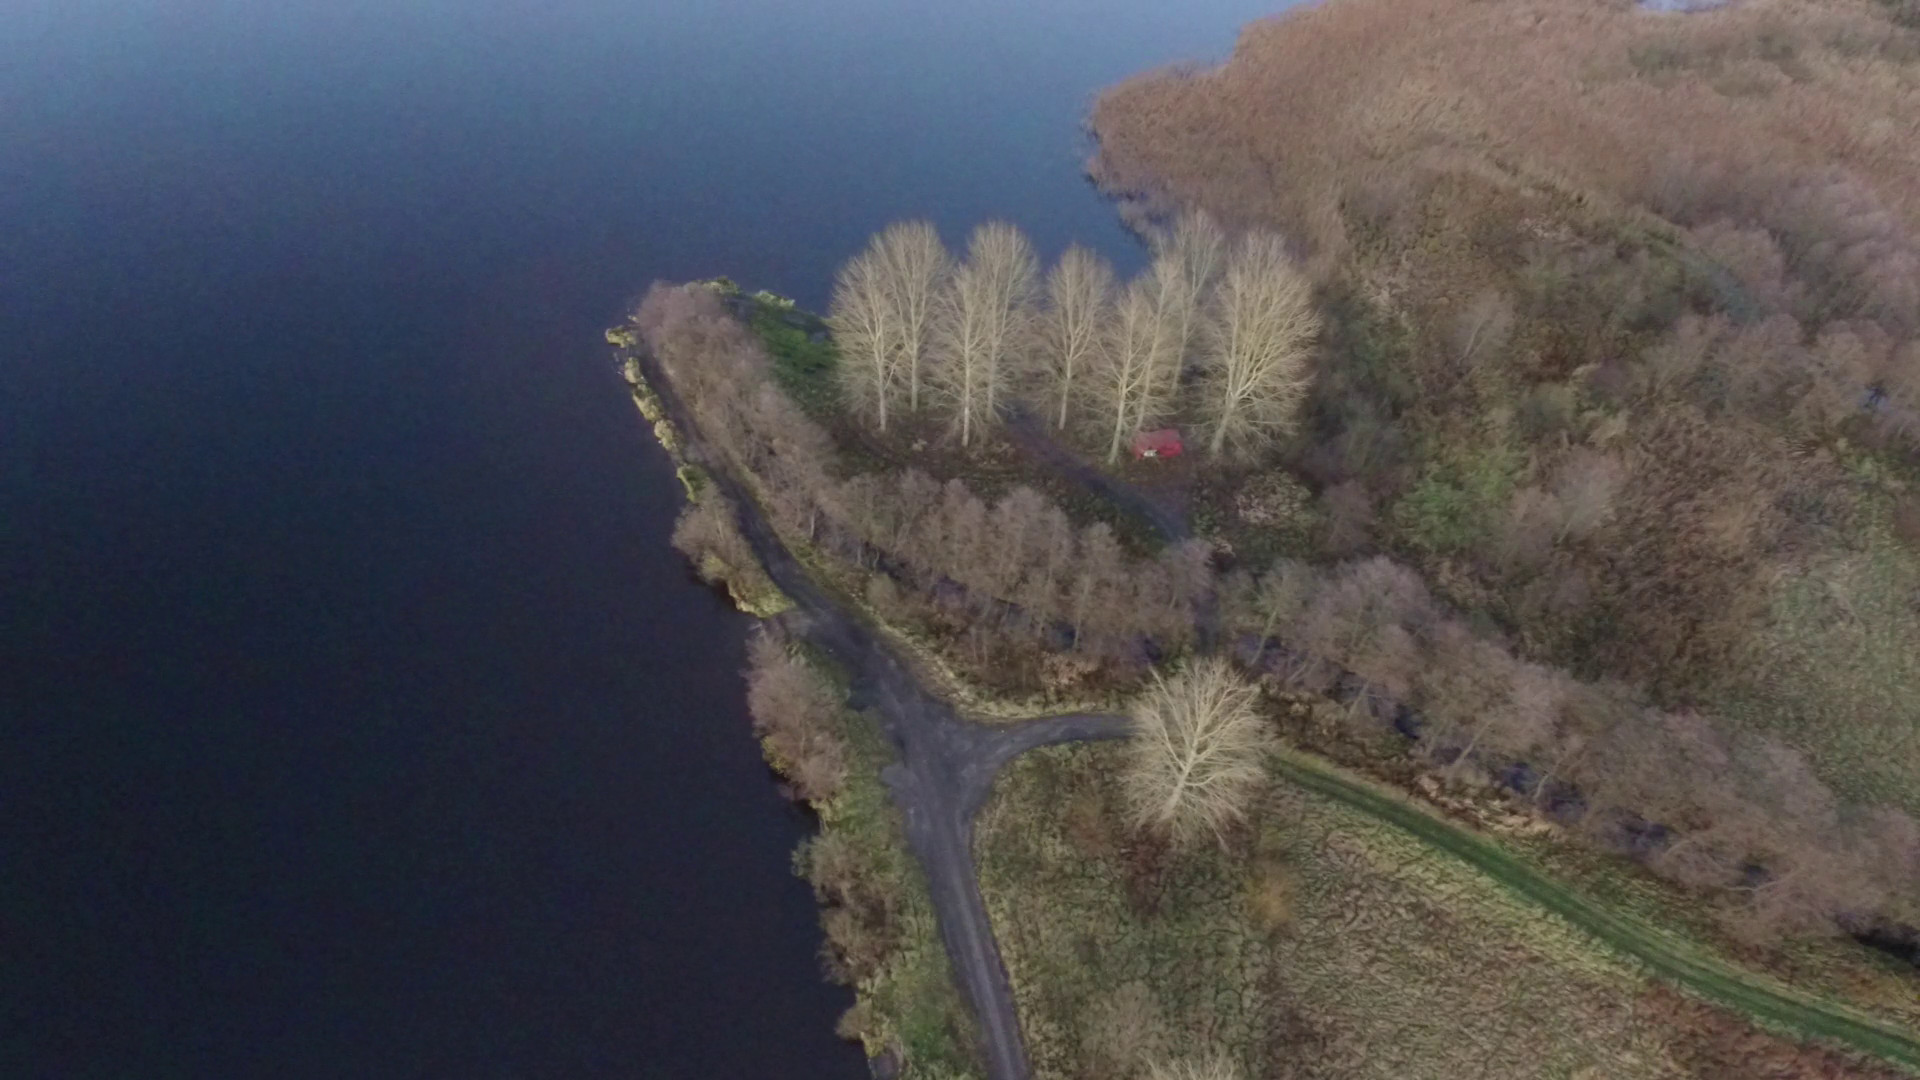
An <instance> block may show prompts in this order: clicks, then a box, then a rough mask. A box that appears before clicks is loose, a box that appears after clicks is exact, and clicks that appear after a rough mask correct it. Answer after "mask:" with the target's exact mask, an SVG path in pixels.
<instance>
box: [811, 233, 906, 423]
mask: <svg viewBox="0 0 1920 1080" xmlns="http://www.w3.org/2000/svg"><path fill="white" fill-rule="evenodd" d="M887 292H888V288H887V273H886V269H885V267H884V265H883V264H882V262H881V259H880V257H879V255H878V253H877V252H876V251H875V250H874V249H873V248H871V247H869V248H868V249H867V250H866V251H864V252H861V253H860V254H859V255H856V256H854V257H853V258H852V259H851V260H849V261H848V262H847V264H846V265H845V266H842V267H841V268H840V272H839V274H838V275H836V276H835V277H834V281H833V298H832V300H831V301H829V303H828V307H827V325H828V326H829V327H831V328H832V329H833V340H834V342H835V344H837V345H838V346H839V347H840V386H841V389H842V390H843V391H844V392H845V393H846V395H847V401H848V404H850V405H851V406H852V407H853V408H854V409H855V410H857V411H859V412H861V413H864V414H866V415H868V416H872V417H874V418H875V420H876V422H877V423H878V424H879V426H880V430H881V431H885V430H887V409H888V406H889V405H891V404H892V402H893V401H894V399H895V398H897V397H898V396H899V384H900V350H899V349H898V348H897V347H896V343H897V342H898V340H899V338H900V327H899V323H898V321H897V317H896V315H895V311H894V304H893V303H892V300H891V298H890V297H889V296H888V295H887Z"/></svg>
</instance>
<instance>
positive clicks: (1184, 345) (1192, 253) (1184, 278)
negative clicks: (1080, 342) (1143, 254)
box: [1148, 210, 1227, 397]
mask: <svg viewBox="0 0 1920 1080" xmlns="http://www.w3.org/2000/svg"><path fill="white" fill-rule="evenodd" d="M1226 252H1227V238H1226V235H1225V234H1223V233H1222V232H1221V231H1220V227H1219V226H1218V225H1216V224H1214V221H1213V218H1211V217H1209V216H1208V215H1207V212H1206V211H1204V210H1188V211H1186V212H1185V213H1183V214H1181V215H1180V219H1179V220H1178V221H1177V222H1175V223H1174V227H1173V231H1172V233H1170V234H1167V235H1165V236H1162V237H1160V238H1159V239H1158V240H1157V241H1156V242H1155V244H1154V260H1153V267H1152V269H1151V270H1149V271H1148V278H1149V280H1151V281H1152V282H1153V284H1154V304H1155V309H1156V313H1157V315H1158V317H1159V330H1160V337H1159V338H1157V339H1156V341H1155V349H1154V352H1153V370H1154V377H1155V378H1156V379H1159V380H1161V381H1162V382H1164V383H1165V388H1164V389H1165V392H1166V394H1167V395H1168V396H1169V397H1171V396H1173V395H1175V394H1177V393H1179V390H1180V378H1181V376H1182V375H1183V374H1184V373H1185V371H1186V365H1187V358H1188V355H1189V354H1190V353H1191V351H1192V349H1193V347H1194V344H1195V341H1194V339H1195V337H1196V336H1198V333H1199V330H1200V323H1201V317H1202V314H1203V311H1202V308H1203V306H1204V301H1205V298H1206V295H1207V293H1208V292H1209V291H1210V290H1211V289H1212V288H1213V287H1214V285H1215V283H1216V282H1217V280H1218V279H1219V276H1220V270H1221V264H1222V263H1223V262H1224V260H1225V258H1226Z"/></svg>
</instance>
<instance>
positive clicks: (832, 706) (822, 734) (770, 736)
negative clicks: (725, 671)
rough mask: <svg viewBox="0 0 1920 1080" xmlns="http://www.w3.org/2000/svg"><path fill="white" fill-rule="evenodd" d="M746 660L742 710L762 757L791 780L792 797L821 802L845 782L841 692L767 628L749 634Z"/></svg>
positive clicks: (837, 791)
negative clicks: (750, 721)
mask: <svg viewBox="0 0 1920 1080" xmlns="http://www.w3.org/2000/svg"><path fill="white" fill-rule="evenodd" d="M747 661H748V666H747V711H748V712H749V713H750V714H752V716H753V730H754V732H755V734H757V735H759V736H760V741H761V744H762V745H763V746H765V747H766V752H767V760H768V761H769V762H771V763H772V764H773V767H774V768H776V769H778V770H780V772H781V773H782V774H784V775H785V776H786V777H787V779H788V781H789V782H791V783H792V784H793V792H794V795H795V796H796V797H798V798H800V799H803V800H805V801H807V802H810V803H814V804H816V805H824V804H826V803H827V802H829V801H831V800H832V799H833V797H834V796H836V795H838V794H839V793H840V789H841V787H842V786H844V785H845V784H846V782H847V748H846V746H845V745H844V743H843V742H842V740H841V738H840V734H839V715H840V710H841V708H842V705H841V695H840V692H839V691H838V690H837V689H836V688H835V687H833V686H832V685H831V684H829V683H828V682H827V681H826V680H825V679H823V678H821V677H820V675H819V673H818V672H816V671H815V670H814V669H813V668H812V667H811V666H809V665H807V664H805V663H803V662H801V661H800V660H798V659H796V658H795V657H794V656H793V655H792V654H791V653H790V652H789V651H788V647H787V644H786V643H785V642H784V641H782V640H781V639H780V636H779V635H778V634H776V633H775V632H773V631H771V630H761V631H759V632H757V633H755V634H754V636H753V639H752V640H751V641H750V642H748V645H747Z"/></svg>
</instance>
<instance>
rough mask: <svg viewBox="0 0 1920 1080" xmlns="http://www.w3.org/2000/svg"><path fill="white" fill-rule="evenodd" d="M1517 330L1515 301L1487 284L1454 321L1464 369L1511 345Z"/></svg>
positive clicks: (1454, 342)
mask: <svg viewBox="0 0 1920 1080" xmlns="http://www.w3.org/2000/svg"><path fill="white" fill-rule="evenodd" d="M1512 333H1513V301H1511V300H1509V299H1507V294H1506V293H1504V292H1502V291H1501V290H1499V289H1498V288H1494V287H1492V286H1489V287H1487V288H1486V289H1483V290H1481V291H1480V293H1479V294H1478V295H1476V296H1475V297H1474V298H1473V301H1472V302H1471V303H1469V304H1468V305H1467V307H1466V309H1465V310H1463V311H1461V312H1460V314H1459V316H1457V317H1456V318H1455V319H1454V322H1453V340H1452V342H1451V345H1452V347H1453V358H1454V362H1455V363H1457V364H1458V365H1459V367H1460V370H1462V371H1469V370H1471V369H1472V368H1473V367H1474V366H1475V365H1476V364H1477V363H1478V362H1479V360H1480V359H1481V358H1482V357H1485V356H1489V355H1491V354H1493V353H1497V352H1499V351H1500V350H1501V349H1504V348H1506V347H1507V338H1508V337H1509V336H1510V335H1511V334H1512Z"/></svg>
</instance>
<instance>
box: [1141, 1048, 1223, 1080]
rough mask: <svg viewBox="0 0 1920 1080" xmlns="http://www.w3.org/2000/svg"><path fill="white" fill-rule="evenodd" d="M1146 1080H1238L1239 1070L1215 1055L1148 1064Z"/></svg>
mask: <svg viewBox="0 0 1920 1080" xmlns="http://www.w3.org/2000/svg"><path fill="white" fill-rule="evenodd" d="M1147 1080H1240V1070H1239V1069H1238V1068H1236V1067H1235V1066H1234V1064H1233V1062H1232V1061H1231V1060H1229V1059H1227V1058H1225V1057H1222V1056H1220V1055H1217V1054H1216V1055H1214V1056H1212V1057H1205V1058H1189V1059H1186V1060H1182V1061H1154V1062H1150V1063H1149V1064H1148V1065H1147Z"/></svg>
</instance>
